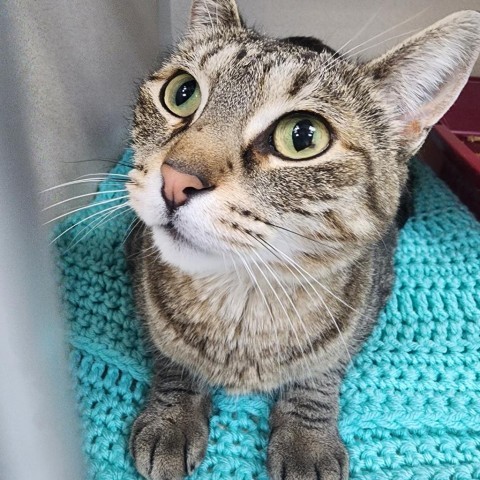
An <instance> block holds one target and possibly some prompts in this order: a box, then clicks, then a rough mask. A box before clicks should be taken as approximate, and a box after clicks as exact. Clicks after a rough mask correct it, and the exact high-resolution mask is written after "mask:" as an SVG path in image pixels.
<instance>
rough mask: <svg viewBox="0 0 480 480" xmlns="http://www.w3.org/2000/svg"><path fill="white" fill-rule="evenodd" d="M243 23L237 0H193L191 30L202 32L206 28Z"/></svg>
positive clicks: (232, 26)
mask: <svg viewBox="0 0 480 480" xmlns="http://www.w3.org/2000/svg"><path fill="white" fill-rule="evenodd" d="M242 24H243V23H242V19H241V18H240V14H239V12H238V7H237V4H236V2H235V0H193V3H192V8H191V10H190V25H189V29H190V31H193V32H196V31H197V32H200V33H201V31H202V30H204V29H214V30H222V29H225V28H235V27H241V26H242Z"/></svg>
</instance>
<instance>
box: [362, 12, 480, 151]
mask: <svg viewBox="0 0 480 480" xmlns="http://www.w3.org/2000/svg"><path fill="white" fill-rule="evenodd" d="M479 52H480V13H479V12H475V11H463V12H457V13H454V14H452V15H449V16H448V17H446V18H444V19H443V20H440V21H439V22H437V23H435V24H434V25H432V26H431V27H429V28H427V29H425V30H423V31H422V32H420V33H419V34H417V35H415V36H413V37H411V38H409V39H407V40H406V41H405V42H403V43H402V44H400V45H399V46H397V47H395V48H393V49H392V50H390V51H389V52H387V53H386V54H385V55H383V56H381V57H380V58H378V59H375V60H373V61H371V62H370V63H368V64H367V65H366V67H367V69H369V74H370V76H371V77H372V79H373V81H374V82H375V84H376V85H377V88H376V90H377V92H378V93H379V98H380V101H382V102H383V103H384V104H385V106H386V107H387V108H388V109H389V110H390V111H391V112H392V115H393V117H394V120H395V121H397V122H398V125H399V128H400V130H401V133H402V135H403V137H404V141H403V143H404V146H405V147H406V150H408V151H409V153H411V154H413V153H415V152H416V151H417V150H418V148H419V147H420V146H421V145H422V143H423V141H424V140H425V137H426V135H427V134H428V131H429V130H430V128H431V127H432V126H433V125H434V124H435V123H437V122H438V120H440V118H441V117H442V116H443V115H444V114H445V113H446V111H447V110H448V109H449V108H450V107H451V106H452V104H453V102H454V101H455V100H456V98H457V97H458V95H459V94H460V92H461V91H462V89H463V87H464V86H465V83H466V82H467V80H468V77H469V75H470V73H471V71H472V68H473V66H474V64H475V61H476V59H477V57H478V55H479Z"/></svg>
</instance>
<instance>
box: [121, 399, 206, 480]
mask: <svg viewBox="0 0 480 480" xmlns="http://www.w3.org/2000/svg"><path fill="white" fill-rule="evenodd" d="M207 442H208V417H207V418H206V417H205V415H204V414H203V411H195V409H194V408H191V406H190V408H188V407H186V406H185V405H183V406H180V405H173V406H168V407H162V408H156V407H155V406H152V405H149V406H148V407H147V409H146V410H145V411H144V412H143V413H142V414H140V416H139V417H138V418H137V419H136V420H135V422H134V424H133V428H132V433H131V436H130V451H131V453H132V456H133V458H134V459H135V465H136V467H137V470H138V472H139V473H140V474H141V475H142V476H144V477H145V478H147V479H149V480H177V479H182V478H184V477H185V475H190V474H191V473H192V472H193V471H194V470H195V469H196V468H197V467H198V465H199V464H200V462H201V461H202V460H203V457H204V456H205V452H206V449H207Z"/></svg>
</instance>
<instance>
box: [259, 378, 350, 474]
mask: <svg viewBox="0 0 480 480" xmlns="http://www.w3.org/2000/svg"><path fill="white" fill-rule="evenodd" d="M342 375H343V371H342V372H340V371H339V372H337V371H335V372H333V371H332V372H329V373H326V374H324V375H322V376H320V377H318V378H316V379H315V380H309V381H304V382H301V383H294V384H292V385H290V386H288V387H286V388H285V389H284V390H283V391H282V393H281V395H280V397H279V399H278V400H277V403H276V404H275V406H274V408H273V410H272V413H271V416H270V428H271V434H270V443H269V448H268V469H269V472H270V476H271V479H272V480H320V479H321V480H346V479H348V454H347V451H346V449H345V446H344V445H343V443H342V440H341V439H340V437H339V434H338V428H337V417H338V393H339V386H340V382H341V379H342Z"/></svg>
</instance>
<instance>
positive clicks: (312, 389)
mask: <svg viewBox="0 0 480 480" xmlns="http://www.w3.org/2000/svg"><path fill="white" fill-rule="evenodd" d="M479 18H480V14H477V13H475V12H463V13H459V14H455V15H452V16H451V17H449V18H447V19H446V20H444V21H442V22H439V23H438V24H436V25H434V26H433V27H431V28H430V29H427V30H425V31H424V32H423V33H422V34H419V35H417V36H416V37H414V38H412V39H410V40H407V41H406V42H404V43H403V44H402V45H401V46H400V47H398V48H396V49H394V50H393V51H391V52H390V53H387V54H386V55H385V56H383V57H381V58H380V59H378V60H374V61H372V62H371V63H369V64H360V63H357V62H355V61H352V60H350V59H345V58H342V57H341V56H340V55H338V54H336V53H335V52H334V51H333V50H331V49H330V48H329V47H327V46H325V45H324V44H323V43H322V42H320V41H318V40H315V39H309V38H303V37H294V38H292V39H283V40H277V39H272V38H268V37H264V36H261V35H259V34H258V33H256V32H255V31H252V30H249V29H247V28H245V27H244V25H243V22H242V21H241V19H240V16H239V14H238V9H237V7H236V5H235V3H234V1H233V0H203V1H201V0H195V1H194V2H193V7H192V15H191V24H190V28H189V30H188V32H187V34H186V36H185V38H184V40H183V41H182V42H181V43H180V44H179V45H178V47H177V49H176V50H175V52H174V53H173V54H172V55H171V57H170V58H169V59H168V60H166V62H165V63H164V65H163V66H162V68H161V69H160V70H158V71H157V72H155V73H153V74H152V75H151V76H150V77H149V78H148V79H147V81H146V82H145V83H144V84H143V85H142V87H141V88H140V91H139V96H138V103H137V106H136V109H135V119H134V125H133V130H132V137H133V146H134V150H135V162H136V168H135V169H133V170H132V172H131V174H130V177H131V179H132V183H131V185H130V186H129V195H130V203H131V205H132V206H133V207H134V209H135V210H136V211H137V213H138V215H139V217H140V218H141V220H142V221H143V225H142V226H141V227H139V228H137V229H136V231H135V232H134V234H133V235H132V237H131V240H130V244H129V258H130V263H131V269H132V275H133V281H134V284H135V290H136V298H137V304H138V308H139V310H140V312H141V313H142V317H143V318H144V320H145V322H146V325H147V327H148V331H149V333H150V337H151V341H152V346H153V348H154V349H155V350H156V351H157V352H158V362H157V363H158V369H157V374H156V379H155V382H154V384H153V387H152V392H151V396H150V401H149V403H148V405H147V407H146V409H145V411H144V412H143V413H142V414H141V415H140V417H139V418H138V419H137V421H136V423H135V425H134V428H133V433H132V438H131V450H132V454H133V456H134V457H135V459H136V463H137V467H138V469H139V471H140V472H141V473H142V474H143V475H144V476H146V477H147V478H151V479H155V480H157V479H169V480H170V479H172V478H180V477H181V476H182V475H183V474H186V473H190V472H191V471H192V470H193V468H194V467H195V466H196V465H197V464H198V462H199V461H200V460H201V458H202V455H203V452H204V450H205V446H206V440H207V435H208V411H209V408H210V407H209V402H210V400H209V394H208V387H211V386H220V387H224V388H226V389H228V390H229V391H231V392H236V393H244V392H251V391H265V392H275V393H276V394H277V395H279V400H278V401H277V403H276V406H275V408H274V410H273V412H272V417H271V426H272V432H271V442H270V448H269V469H270V473H271V476H272V478H273V479H288V480H294V479H302V480H304V479H307V480H308V479H320V478H321V479H328V480H339V479H346V478H348V458H347V455H346V452H345V449H344V447H343V445H342V443H341V441H340V439H339V437H338V433H337V428H336V418H337V413H338V405H337V403H338V390H339V385H340V381H341V378H342V375H343V371H344V369H345V367H346V365H347V364H348V362H349V360H350V358H351V356H352V355H353V354H354V353H355V352H356V351H357V350H358V348H359V347H360V346H361V344H362V342H363V340H364V339H365V337H366V336H367V335H368V333H369V331H370V330H371V328H372V327H373V325H374V323H375V320H376V318H377V316H378V313H379V311H380V309H381V308H382V307H383V305H384V303H385V301H386V299H387V297H388V295H389V292H390V289H391V285H392V282H393V266H392V257H393V251H394V248H395V242H396V236H397V223H396V221H397V212H398V210H399V205H400V199H401V197H402V193H403V195H404V198H408V192H407V193H405V192H406V185H407V178H408V159H409V158H410V157H411V156H412V155H413V154H414V153H415V152H416V151H417V150H418V148H419V147H420V145H421V144H422V142H423V140H424V139H425V136H426V134H427V133H428V131H429V129H430V128H431V126H432V125H433V124H434V123H435V122H436V121H437V120H438V118H440V116H441V115H442V114H443V113H444V111H445V110H446V109H447V108H448V107H449V106H450V105H451V103H452V102H453V101H454V99H455V98H456V96H457V95H458V93H459V92H460V90H461V88H462V86H463V84H464V83H465V81H466V78H467V76H468V74H469V72H470V70H471V67H472V65H473V62H474V61H475V59H476V56H477V54H478V50H479V48H480V32H479V30H480V20H479ZM436 48H438V49H439V51H441V52H442V58H441V60H439V59H438V58H436V57H435V55H433V53H432V52H434V51H435V49H436ZM424 59H427V61H424ZM419 68H421V69H422V72H427V73H428V75H427V74H426V75H423V74H422V75H415V71H416V70H418V69H419ZM178 71H186V72H188V73H190V74H191V75H192V76H193V77H194V78H195V79H196V80H197V82H198V84H199V86H200V89H201V94H202V100H201V103H200V106H199V108H198V110H197V111H196V112H195V113H194V114H193V116H192V117H191V118H188V119H186V120H185V119H181V118H178V117H175V116H173V115H172V114H170V113H169V112H168V111H167V110H166V109H165V108H164V107H163V104H162V102H161V101H160V99H159V95H160V94H161V92H162V87H163V85H164V84H165V82H166V81H168V79H170V78H171V77H172V75H174V74H175V73H176V72H178ZM405 78H407V79H408V82H409V83H408V84H405V82H404V79H405ZM292 111H308V112H314V113H315V114H318V115H319V116H321V117H322V118H323V119H325V121H326V122H327V124H328V128H329V131H330V133H331V140H330V145H329V148H327V150H326V151H325V152H324V153H322V154H321V155H319V156H318V157H316V158H313V159H311V160H307V161H297V162H295V161H289V160H285V159H284V158H281V157H280V156H279V155H276V154H275V153H274V152H272V148H271V145H270V135H271V133H272V129H273V125H274V124H275V122H276V121H277V120H278V119H279V118H280V117H282V116H283V115H284V114H286V113H288V112H292ZM166 161H168V162H169V164H171V165H172V164H173V165H175V168H177V169H179V170H182V171H184V172H185V173H188V174H190V175H196V176H198V177H200V178H202V179H204V180H205V182H206V184H208V185H213V186H214V188H213V189H212V190H211V191H209V192H208V193H204V194H202V195H199V196H197V197H194V198H193V199H192V200H191V201H189V202H187V203H186V204H185V205H184V206H182V207H180V208H179V209H178V210H177V211H175V213H174V214H173V215H172V214H171V212H169V210H168V209H167V208H166V205H165V201H164V200H163V198H162V195H161V190H162V182H163V180H162V176H161V174H160V168H161V166H162V164H163V163H164V162H166ZM404 211H407V210H404ZM399 218H400V217H398V219H399ZM172 226H173V229H172ZM172 232H174V233H172Z"/></svg>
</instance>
